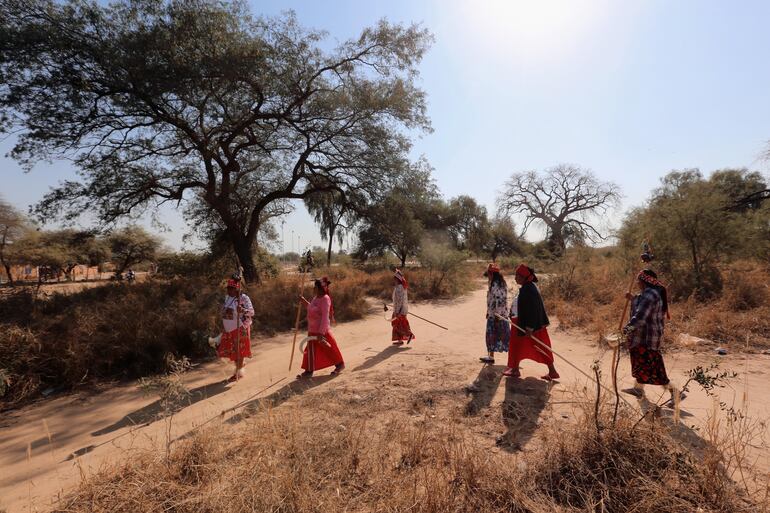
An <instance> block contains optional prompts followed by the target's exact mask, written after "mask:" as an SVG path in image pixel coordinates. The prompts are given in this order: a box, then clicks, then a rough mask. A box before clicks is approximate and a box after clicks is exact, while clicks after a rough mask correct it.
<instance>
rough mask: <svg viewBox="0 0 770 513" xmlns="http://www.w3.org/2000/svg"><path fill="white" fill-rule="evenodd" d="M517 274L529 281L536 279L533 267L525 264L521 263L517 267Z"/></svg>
mask: <svg viewBox="0 0 770 513" xmlns="http://www.w3.org/2000/svg"><path fill="white" fill-rule="evenodd" d="M516 274H518V275H519V276H521V277H522V278H524V279H525V280H527V281H535V273H534V271H532V269H530V268H529V267H527V266H526V265H524V264H519V266H518V267H517V268H516Z"/></svg>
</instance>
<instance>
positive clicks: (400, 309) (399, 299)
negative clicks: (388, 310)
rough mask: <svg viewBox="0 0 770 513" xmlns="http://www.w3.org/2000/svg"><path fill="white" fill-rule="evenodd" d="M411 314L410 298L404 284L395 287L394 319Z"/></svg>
mask: <svg viewBox="0 0 770 513" xmlns="http://www.w3.org/2000/svg"><path fill="white" fill-rule="evenodd" d="M408 312H409V297H408V295H407V293H406V289H405V288H404V286H403V285H402V284H400V283H399V284H398V285H396V286H395V287H393V317H397V316H399V315H406V314H407V313H408Z"/></svg>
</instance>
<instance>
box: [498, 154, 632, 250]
mask: <svg viewBox="0 0 770 513" xmlns="http://www.w3.org/2000/svg"><path fill="white" fill-rule="evenodd" d="M620 197H621V196H620V189H619V188H618V186H617V185H615V184H614V183H612V182H602V181H600V180H598V179H597V178H596V176H594V174H593V173H592V172H591V171H588V170H584V169H581V168H580V167H577V166H573V165H570V164H560V165H557V166H555V167H552V168H550V169H547V170H545V171H544V172H542V173H538V172H536V171H529V172H526V173H515V174H514V175H513V176H511V178H510V179H509V180H508V181H507V182H506V183H505V187H504V189H503V192H502V194H501V195H500V197H499V198H498V207H499V211H500V213H501V214H503V215H511V214H520V215H522V216H524V223H523V226H522V235H524V234H525V233H526V232H527V229H528V228H529V227H530V225H531V224H532V223H533V222H539V223H541V224H542V225H544V226H545V228H546V232H547V233H546V240H547V241H548V246H549V249H550V250H551V251H552V252H553V253H555V254H557V255H559V254H562V253H563V252H564V250H565V249H566V247H567V242H568V241H569V239H570V238H572V239H575V240H589V241H592V242H597V241H600V240H604V238H605V237H604V235H603V234H602V232H600V228H601V227H599V226H598V224H597V218H598V216H599V215H601V214H605V213H606V212H607V211H608V210H610V209H612V208H614V207H616V206H617V204H618V203H619V201H620Z"/></svg>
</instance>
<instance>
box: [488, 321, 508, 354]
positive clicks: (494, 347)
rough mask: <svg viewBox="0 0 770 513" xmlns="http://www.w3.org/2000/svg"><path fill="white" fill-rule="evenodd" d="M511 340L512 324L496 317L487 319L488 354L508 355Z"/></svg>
mask: <svg viewBox="0 0 770 513" xmlns="http://www.w3.org/2000/svg"><path fill="white" fill-rule="evenodd" d="M510 338H511V325H510V324H508V323H507V322H505V321H502V320H500V319H497V318H495V317H491V318H489V319H487V337H486V339H487V352H488V353H507V352H508V341H509V340H510Z"/></svg>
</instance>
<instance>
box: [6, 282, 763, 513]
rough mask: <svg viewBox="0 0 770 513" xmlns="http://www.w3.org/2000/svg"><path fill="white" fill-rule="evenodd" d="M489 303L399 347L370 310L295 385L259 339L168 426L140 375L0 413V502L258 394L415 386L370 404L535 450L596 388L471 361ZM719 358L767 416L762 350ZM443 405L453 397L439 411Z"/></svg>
mask: <svg viewBox="0 0 770 513" xmlns="http://www.w3.org/2000/svg"><path fill="white" fill-rule="evenodd" d="M484 310H485V301H484V291H483V290H479V291H475V292H473V293H472V294H469V295H468V296H466V297H464V298H462V299H459V300H456V301H447V302H433V303H430V304H418V305H415V306H414V313H416V314H419V315H422V316H425V317H427V318H429V319H431V320H434V321H435V322H438V323H440V324H443V325H445V326H447V327H449V331H444V330H442V329H440V328H438V327H435V326H432V325H430V324H426V323H423V322H422V321H420V320H418V319H413V320H412V327H413V329H414V331H415V332H416V334H417V340H416V341H415V342H413V343H412V344H411V345H409V346H406V347H403V348H394V347H392V346H391V344H390V341H389V339H390V336H389V335H390V326H389V324H388V323H386V322H385V320H384V318H383V314H382V312H381V311H378V310H376V309H374V308H373V311H372V313H371V315H369V316H368V317H366V318H365V319H363V320H360V321H356V322H351V323H346V324H342V325H339V326H337V327H336V328H335V329H334V333H335V337H336V338H337V340H338V342H339V344H340V347H341V349H342V352H343V355H344V357H345V360H346V364H347V369H346V371H345V372H344V373H343V374H342V375H341V376H339V377H336V378H330V377H329V376H327V373H328V370H327V371H321V372H319V373H317V377H315V378H313V380H312V381H311V382H304V383H298V382H296V381H295V380H294V377H295V375H296V374H297V372H298V367H299V363H298V358H297V356H296V355H295V360H294V367H293V368H292V370H291V371H289V370H288V360H289V353H290V348H291V339H292V336H291V334H282V335H279V336H276V337H273V338H269V339H260V340H257V341H255V343H254V348H253V354H254V358H253V359H252V360H251V361H250V363H249V364H248V367H247V376H246V377H245V378H244V379H243V380H241V381H240V382H239V383H237V384H235V385H233V386H230V387H227V386H225V384H224V382H223V380H224V379H225V378H226V377H227V376H228V375H229V374H230V373H231V372H232V368H231V366H230V365H229V364H227V363H225V362H221V361H220V362H212V363H208V364H205V365H202V366H200V367H198V368H196V369H194V370H193V371H190V372H189V373H187V374H186V376H185V382H186V385H187V386H188V387H189V388H190V389H191V391H192V394H191V396H190V400H189V404H188V405H187V406H186V407H184V408H182V409H181V410H179V411H177V412H176V413H175V414H174V416H173V417H172V418H171V421H169V419H168V418H167V419H161V420H158V414H159V413H160V412H161V410H162V409H161V407H160V405H159V402H158V401H157V400H156V398H154V397H146V396H144V395H143V394H142V392H141V391H140V390H139V389H138V388H137V386H136V384H125V385H119V386H113V387H105V388H104V389H103V390H94V391H93V392H92V393H78V394H74V395H69V396H65V397H58V398H55V399H52V400H49V401H45V402H41V403H38V404H35V405H31V406H29V407H27V408H24V409H21V410H18V411H14V412H12V413H8V414H5V415H4V417H3V418H2V419H0V511H2V509H3V508H5V509H6V510H7V512H8V513H11V512H13V513H15V512H32V511H48V510H50V509H51V508H52V506H53V505H54V504H55V501H56V500H57V498H58V497H60V496H61V495H62V494H64V493H66V492H67V490H69V489H72V488H73V487H74V486H76V485H77V483H78V482H79V481H80V480H81V479H82V478H84V477H86V476H89V475H93V473H95V472H97V471H98V470H99V469H101V468H104V467H105V466H109V465H111V464H114V463H115V462H116V461H120V460H122V459H125V458H130V457H131V456H132V452H133V451H146V450H147V449H157V450H165V447H166V442H167V440H169V439H171V440H173V439H177V438H179V437H182V436H184V435H185V434H186V433H189V432H190V430H191V429H194V428H195V427H196V426H200V425H201V424H203V423H204V422H206V421H209V420H210V419H214V420H213V421H212V422H210V423H209V425H212V424H214V425H216V423H220V422H229V424H234V423H235V424H236V428H237V422H236V421H237V420H239V419H240V418H241V417H242V415H243V411H244V408H240V407H239V408H237V409H235V410H233V411H229V412H227V413H226V414H225V415H220V413H222V411H223V410H226V409H229V408H232V407H233V406H236V405H238V404H241V403H243V404H244V406H245V407H246V408H245V409H246V411H247V412H248V411H249V407H251V406H253V405H254V404H257V403H255V401H254V399H255V398H264V397H269V398H270V400H271V403H272V404H273V405H274V406H277V407H280V408H292V407H293V404H294V405H295V402H296V398H297V396H300V395H301V396H302V397H303V398H304V399H305V400H307V399H308V398H310V397H316V398H317V399H318V403H317V404H324V397H329V396H332V395H333V396H335V397H336V398H341V399H345V401H344V402H345V404H347V405H349V408H351V409H352V410H355V407H356V406H355V405H356V404H357V403H365V402H367V401H368V400H369V398H371V397H375V392H377V391H379V392H382V391H383V390H392V391H394V392H395V391H398V390H401V389H403V388H404V387H409V389H410V390H409V391H410V397H411V398H412V400H411V401H410V402H403V401H401V402H399V401H397V400H395V399H394V400H393V401H386V402H384V403H383V404H378V408H377V410H378V411H380V412H381V413H382V415H400V416H403V417H404V418H405V419H410V418H412V419H418V420H419V421H422V422H424V421H428V422H429V421H430V419H431V418H434V417H435V416H436V415H437V414H438V415H439V416H441V417H444V416H445V415H447V414H449V415H451V416H452V418H455V419H456V421H457V427H458V429H462V430H464V432H466V433H468V434H469V436H473V437H475V438H477V439H479V440H481V441H482V443H483V445H484V446H486V447H487V448H488V450H489V451H494V452H499V451H505V452H508V453H511V454H515V453H516V452H521V451H524V452H527V451H533V450H536V448H537V443H538V441H537V428H538V425H539V424H540V423H541V422H543V421H545V420H552V419H557V420H558V421H560V422H571V420H572V419H574V418H575V416H576V415H578V414H579V413H578V411H577V410H578V407H577V405H576V402H577V401H578V400H579V399H580V398H582V397H584V396H585V394H586V393H588V394H591V393H593V392H592V391H593V390H594V387H593V386H592V385H591V383H590V381H589V380H588V379H587V378H586V377H585V376H583V375H582V374H580V373H579V372H578V371H576V370H575V369H573V368H571V367H570V366H568V365H566V364H565V363H564V362H562V361H560V360H559V359H558V358H557V368H558V369H559V371H560V373H561V376H562V377H561V379H560V380H558V381H557V382H554V383H547V382H545V381H542V380H540V379H538V377H539V376H540V375H541V374H543V373H544V372H543V371H544V370H545V369H544V367H543V366H541V365H538V364H534V363H532V362H524V363H523V364H522V378H523V379H521V380H506V379H505V378H503V377H502V376H501V373H502V371H503V370H504V368H505V361H503V358H502V357H500V356H498V358H499V361H498V362H497V364H496V365H491V366H482V365H481V364H480V363H479V362H478V357H479V356H481V355H482V354H483V351H484V342H483V340H484V331H483V330H484V313H485V312H484ZM552 340H553V347H554V350H555V351H556V352H558V353H560V354H561V355H563V356H564V357H566V358H567V359H569V360H570V361H571V362H573V363H574V364H576V365H577V366H578V367H579V368H580V369H583V370H584V371H586V372H590V368H591V364H592V362H593V361H594V360H596V359H599V360H601V362H602V364H603V375H604V376H609V374H610V373H609V368H608V367H609V361H610V355H609V353H608V352H606V350H605V349H602V348H601V347H599V345H598V344H597V343H596V341H595V340H590V339H589V338H588V337H587V336H586V335H584V334H582V333H572V332H563V331H559V330H558V329H556V327H555V326H554V329H552ZM716 358H719V357H717V356H715V355H713V354H712V353H695V352H675V353H669V354H668V355H667V357H666V363H667V366H668V369H669V374H670V376H671V377H672V379H674V380H675V381H678V382H680V383H681V382H683V381H684V379H685V378H684V373H685V372H686V371H687V370H688V369H690V368H693V367H694V366H696V365H708V364H710V363H711V362H713V361H714V360H715V359H716ZM720 362H721V368H722V369H729V370H734V371H736V372H738V373H739V377H738V378H737V379H735V380H734V381H733V386H732V387H727V388H724V389H721V390H720V391H719V394H720V399H721V400H722V401H723V402H725V403H726V404H728V405H735V406H736V407H740V406H742V405H743V404H744V401H745V400H747V401H748V412H749V415H750V416H751V417H754V418H756V419H760V420H764V419H768V417H769V416H770V414H769V413H768V412H770V393H768V391H767V383H768V374H770V356H768V355H742V354H730V355H727V356H724V357H721V359H720ZM620 375H621V376H622V377H623V382H622V387H623V388H625V387H627V386H629V385H630V384H631V379H630V376H629V365H628V361H627V359H625V358H624V359H623V361H622V362H621V365H620ZM469 385H472V386H470V389H469ZM653 388H654V387H653ZM693 388H697V387H693ZM651 392H652V391H651ZM657 393H658V391H657V390H655V394H657ZM392 395H393V397H398V394H396V393H394V394H392ZM651 395H652V394H651ZM382 396H383V394H380V397H382ZM385 396H386V397H387V394H385ZM626 397H627V398H628V396H626ZM341 399H340V400H341ZM442 404H447V405H454V406H452V407H451V408H450V409H448V410H446V411H438V410H439V409H440V408H441V406H442ZM634 404H635V401H634ZM457 405H460V407H457ZM295 406H296V405H295ZM714 408H715V407H714V401H713V400H712V399H710V398H709V397H707V396H706V395H705V394H704V393H703V392H702V391H701V390H695V389H693V391H692V392H691V394H690V395H689V397H688V398H687V399H686V400H685V402H683V403H682V410H683V412H682V422H683V424H684V426H683V429H685V430H687V431H688V432H689V433H690V434H691V435H692V436H694V437H697V435H696V432H697V430H698V429H699V428H702V427H703V425H704V423H705V421H706V419H707V417H708V416H709V414H710V413H711V412H713V411H714ZM251 411H254V408H251ZM368 411H371V408H369V409H368ZM257 414H259V413H257ZM751 451H752V453H751V457H752V458H754V459H756V460H758V461H759V462H760V464H761V465H762V466H763V469H764V471H766V472H768V471H770V463H768V462H770V451H768V449H767V446H766V445H763V444H755V446H754V447H751ZM73 455H77V457H73Z"/></svg>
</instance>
